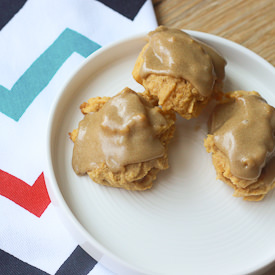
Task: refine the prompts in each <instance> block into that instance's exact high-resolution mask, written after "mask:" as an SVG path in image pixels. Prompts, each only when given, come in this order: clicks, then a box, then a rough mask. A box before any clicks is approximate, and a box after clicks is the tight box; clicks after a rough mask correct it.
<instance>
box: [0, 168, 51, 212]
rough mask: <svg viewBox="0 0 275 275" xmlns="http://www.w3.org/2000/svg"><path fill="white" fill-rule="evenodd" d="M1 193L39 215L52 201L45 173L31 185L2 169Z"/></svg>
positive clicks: (0, 178) (0, 173)
mask: <svg viewBox="0 0 275 275" xmlns="http://www.w3.org/2000/svg"><path fill="white" fill-rule="evenodd" d="M0 195H2V196H4V197H6V198H8V199H10V200H11V201H13V202H15V203H16V204H18V205H20V206H21V207H23V208H24V209H26V210H28V211H29V212H31V213H32V214H34V215H35V216H37V217H40V216H41V215H42V214H43V213H44V211H45V210H46V208H47V207H48V205H49V204H50V202H51V200H50V197H49V195H48V192H47V188H46V184H45V179H44V174H43V173H41V175H40V176H39V177H38V178H37V180H36V181H35V183H34V184H33V185H32V186H30V185H29V184H27V183H26V182H24V181H22V180H20V179H18V178H17V177H15V176H13V175H11V174H9V173H7V172H5V171H3V170H0Z"/></svg>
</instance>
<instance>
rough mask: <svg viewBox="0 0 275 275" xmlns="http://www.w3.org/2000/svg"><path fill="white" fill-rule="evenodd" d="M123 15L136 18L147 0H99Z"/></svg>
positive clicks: (132, 18)
mask: <svg viewBox="0 0 275 275" xmlns="http://www.w3.org/2000/svg"><path fill="white" fill-rule="evenodd" d="M98 1H99V2H101V3H102V4H104V5H106V6H108V7H109V8H111V9H113V10H115V11H117V12H119V13H120V14H122V15H123V16H125V17H127V18H129V19H131V20H134V18H135V17H136V15H137V14H138V12H139V10H140V9H141V7H142V6H143V5H144V3H145V2H146V0H98Z"/></svg>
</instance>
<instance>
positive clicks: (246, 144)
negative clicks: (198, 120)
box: [209, 93, 275, 181]
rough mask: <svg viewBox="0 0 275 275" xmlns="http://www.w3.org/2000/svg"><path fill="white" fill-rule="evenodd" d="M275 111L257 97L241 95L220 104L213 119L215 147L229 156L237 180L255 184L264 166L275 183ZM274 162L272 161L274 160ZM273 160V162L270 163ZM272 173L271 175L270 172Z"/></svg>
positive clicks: (212, 130)
mask: <svg viewBox="0 0 275 275" xmlns="http://www.w3.org/2000/svg"><path fill="white" fill-rule="evenodd" d="M274 110H275V109H274V108H273V107H272V106H270V105H268V104H267V103H266V102H265V101H264V99H262V98H261V97H260V96H259V95H257V94H242V93H240V96H238V97H236V99H235V101H231V102H228V103H225V104H220V105H218V106H217V107H216V109H215V110H214V112H213V114H212V117H211V119H210V124H209V126H210V127H209V129H210V134H213V136H214V143H215V145H216V146H217V147H218V148H219V149H220V150H221V151H222V152H223V153H224V154H225V155H226V156H227V158H228V160H229V163H230V168H231V172H232V174H233V175H234V176H236V177H238V178H241V179H246V180H254V179H255V180H256V179H257V178H258V177H259V176H260V174H261V172H262V169H263V167H264V166H265V165H267V167H266V169H265V170H266V171H265V173H270V172H272V175H270V176H268V175H267V177H266V180H268V178H270V180H271V181H272V180H273V179H274V169H271V168H270V167H271V166H272V167H273V168H275V165H274V164H275V162H274V147H275V139H274V131H275V111H274ZM272 158H273V159H272ZM270 160H271V161H270ZM268 171H269V172H268Z"/></svg>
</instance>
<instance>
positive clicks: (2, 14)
mask: <svg viewBox="0 0 275 275" xmlns="http://www.w3.org/2000/svg"><path fill="white" fill-rule="evenodd" d="M26 2H27V0H0V30H1V29H2V28H3V27H4V26H5V25H6V24H7V23H8V22H9V21H10V20H11V19H12V17H13V16H14V15H15V14H16V13H17V12H18V11H19V10H20V9H21V8H22V7H23V5H24V4H25V3H26Z"/></svg>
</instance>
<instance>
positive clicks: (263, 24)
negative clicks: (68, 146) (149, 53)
mask: <svg viewBox="0 0 275 275" xmlns="http://www.w3.org/2000/svg"><path fill="white" fill-rule="evenodd" d="M153 4H154V8H155V13H156V16H157V20H158V23H159V25H165V26H168V27H176V28H181V29H189V30H197V31H202V32H207V33H212V34H215V35H218V36H221V37H224V38H227V39H229V40H232V41H235V42H237V43H239V44H241V45H243V46H245V47H247V48H249V49H250V50H252V51H254V52H255V53H257V54H258V55H260V56H261V57H263V58H264V59H266V60H267V61H268V62H269V63H271V64H272V65H273V66H275V0H218V1H211V0H153Z"/></svg>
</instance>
